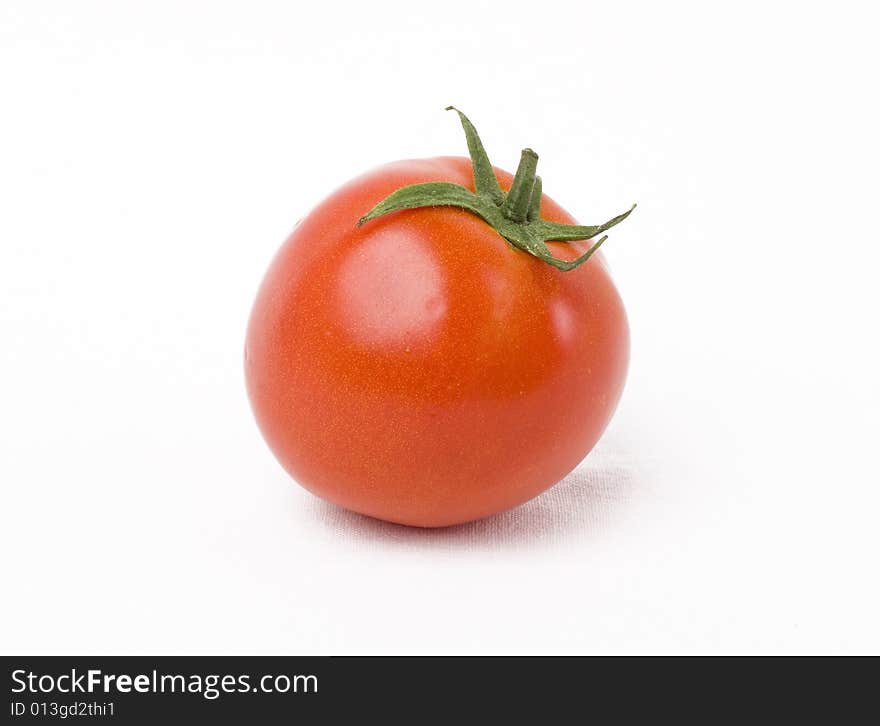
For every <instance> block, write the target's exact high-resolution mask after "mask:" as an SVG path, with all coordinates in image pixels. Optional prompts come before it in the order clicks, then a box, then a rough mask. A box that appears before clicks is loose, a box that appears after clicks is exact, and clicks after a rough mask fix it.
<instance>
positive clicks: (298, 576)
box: [0, 0, 880, 653]
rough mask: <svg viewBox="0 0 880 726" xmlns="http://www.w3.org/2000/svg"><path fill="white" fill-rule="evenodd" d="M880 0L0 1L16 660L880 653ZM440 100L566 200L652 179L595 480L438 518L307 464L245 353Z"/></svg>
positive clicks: (423, 143) (4, 360)
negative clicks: (260, 410) (284, 263)
mask: <svg viewBox="0 0 880 726" xmlns="http://www.w3.org/2000/svg"><path fill="white" fill-rule="evenodd" d="M873 5H874V4H873V3H867V2H865V3H856V2H846V1H844V2H834V3H830V2H829V3H813V2H797V3H795V2H792V3H785V2H767V1H764V2H741V3H737V4H736V5H730V6H728V5H719V4H717V3H702V2H693V3H688V2H675V1H671V2H663V3H633V2H602V3H598V2H595V3H582V2H577V3H558V2H549V1H545V2H541V3H534V2H529V3H517V2H506V3H498V4H490V3H480V2H474V1H473V0H467V1H465V2H459V1H458V0H444V2H442V3H439V4H436V3H435V4H424V3H423V4H419V3H412V2H395V3H381V2H375V3H352V4H344V3H338V2H320V3H291V2H278V3H265V2H239V3H222V2H204V3H196V2H156V1H153V2H149V3H147V2H143V3H139V2H129V3H119V2H90V1H88V0H83V1H81V2H76V3H70V2H30V1H25V0H11V1H10V0H2V2H0V487H2V489H0V492H2V505H0V558H2V582H3V585H2V589H3V596H2V598H0V648H2V650H3V651H4V652H7V653H48V652H61V653H221V652H222V653H244V652H248V653H534V652H541V653H563V652H566V653H569V652H570V653H616V652H673V653H677V652H849V653H852V652H874V653H876V652H878V651H880V621H878V618H877V613H878V611H880V584H878V576H877V571H878V564H877V559H878V551H880V535H878V525H877V522H878V515H880V471H878V464H877V459H876V450H877V446H878V433H880V432H878V428H880V426H878V407H880V392H878V371H880V361H878V342H877V340H878V323H877V318H878V310H880V295H878V282H877V279H878V263H880V253H878V249H880V247H878V244H880V239H878V237H880V235H878V224H880V222H878V215H877V210H876V208H877V203H878V184H877V169H878V168H880V158H878V157H880V154H878V143H877V128H878V126H880V117H878V113H877V107H876V98H877V88H876V82H877V78H876V71H877V68H878V63H880V58H878V51H877V44H876V33H875V31H876V26H877V17H876V16H875V12H876V11H875V10H874V8H873ZM450 103H455V104H456V105H458V106H460V107H461V108H462V109H463V110H464V111H465V112H466V113H468V114H469V115H470V117H471V118H472V119H473V120H474V122H475V123H476V125H477V127H478V128H479V129H480V131H481V133H482V135H483V139H484V141H485V143H486V146H487V148H488V150H489V152H490V154H491V156H492V158H493V160H494V161H495V162H496V163H497V164H499V165H500V166H504V167H506V168H508V169H511V168H512V167H514V166H515V164H516V161H517V159H518V155H519V150H520V149H521V148H522V147H523V146H525V145H531V146H533V147H534V148H536V149H537V150H538V151H539V153H540V154H541V174H542V176H543V179H544V188H545V191H546V192H547V193H548V194H550V195H551V196H553V197H554V198H555V199H556V200H557V201H559V202H561V203H562V204H563V205H564V206H565V207H567V208H568V209H569V210H570V211H571V212H572V213H573V214H574V215H575V216H576V217H578V218H579V219H580V220H581V221H583V222H588V223H594V222H598V221H602V220H604V219H607V218H608V217H610V216H612V215H613V214H616V213H617V212H619V211H620V210H622V209H625V208H626V207H627V206H628V205H629V204H630V203H631V202H633V201H637V202H639V208H638V210H637V211H636V213H635V214H633V216H632V217H631V218H630V219H629V220H627V222H626V223H625V224H623V225H621V226H620V227H618V228H616V229H615V230H614V231H613V234H612V235H611V238H610V240H609V242H608V243H607V245H606V247H605V249H606V250H607V252H606V254H607V257H608V259H609V261H610V263H611V265H612V268H613V270H614V273H615V278H616V281H617V283H618V285H619V288H620V290H621V293H622V295H623V298H624V300H625V302H626V305H627V308H628V311H629V314H630V318H631V324H632V338H633V357H632V368H631V375H630V379H629V382H628V387H627V390H626V392H625V394H624V399H623V401H622V404H621V407H620V409H619V411H618V413H617V416H616V418H615V419H614V421H613V423H612V425H611V427H610V428H609V430H608V432H607V434H606V436H605V437H604V438H603V440H602V442H601V444H600V445H599V447H598V448H597V449H596V451H595V452H594V453H593V454H592V455H591V456H590V457H589V458H588V459H587V460H586V461H585V463H584V464H583V465H582V466H581V468H580V469H579V470H578V471H577V472H576V473H575V474H573V475H572V476H570V477H569V478H568V479H566V480H565V481H564V482H562V483H561V484H559V485H558V486H557V487H556V488H554V489H553V490H551V491H550V492H549V493H548V494H546V495H544V496H542V497H541V498H539V499H537V500H535V501H533V502H531V503H530V504H528V505H526V506H523V507H521V508H520V509H518V510H515V511H513V512H510V513H508V514H505V515H501V516H498V517H495V518H493V519H490V520H487V521H484V522H479V523H475V524H471V525H466V526H463V527H459V528H455V529H452V530H445V531H420V530H411V529H406V528H402V527H397V526H392V525H385V524H383V523H380V522H376V521H372V520H367V519H364V518H361V517H358V516H355V515H351V514H348V513H346V512H344V511H340V510H337V509H334V508H332V507H330V506H328V505H326V504H324V503H322V502H320V501H319V500H317V499H315V498H313V497H312V496H310V495H309V494H307V493H305V492H304V491H303V490H301V489H300V488H299V487H297V486H296V485H295V484H294V483H293V482H292V481H291V480H290V479H289V478H288V477H287V476H286V475H285V474H284V473H283V471H282V470H281V468H280V467H279V466H278V465H277V464H276V462H275V461H274V459H273V458H272V456H271V455H270V453H269V451H268V449H267V448H266V446H265V445H264V443H263V441H262V440H261V438H260V436H259V433H258V431H257V428H256V426H255V424H254V422H253V419H252V417H251V414H250V411H249V408H248V404H247V401H246V397H245V394H244V385H243V376H242V347H243V336H244V328H245V323H246V319H247V315H248V312H249V308H250V304H251V301H252V299H253V296H254V293H255V291H256V287H257V285H258V283H259V280H260V278H261V276H262V274H263V271H264V270H265V268H266V266H267V264H268V262H269V260H270V258H271V256H272V254H273V253H274V251H275V249H277V247H278V246H279V245H280V243H281V242H282V241H283V239H284V238H285V237H286V235H287V234H288V232H289V231H290V229H291V228H292V227H293V225H294V223H295V222H296V221H297V220H298V219H299V218H300V217H302V216H303V215H304V214H305V213H307V212H308V210H309V208H310V207H311V206H312V205H314V204H315V203H316V202H317V201H318V200H320V199H321V198H322V197H323V196H324V195H325V194H327V193H329V192H330V191H331V190H332V189H334V188H335V187H336V186H338V185H339V184H341V183H342V182H343V181H345V180H347V179H348V178H350V177H352V176H354V175H356V174H358V173H360V172H361V171H363V170H365V169H367V168H369V167H371V166H374V165H376V164H379V163H383V162H385V161H389V160H393V159H396V158H406V157H418V156H434V155H444V154H463V153H464V152H465V145H464V140H463V138H462V134H461V129H460V127H459V125H458V122H457V120H456V119H455V118H454V117H453V116H452V115H451V114H446V113H444V112H443V111H442V109H443V107H444V106H445V105H447V104H450ZM572 274H576V273H572Z"/></svg>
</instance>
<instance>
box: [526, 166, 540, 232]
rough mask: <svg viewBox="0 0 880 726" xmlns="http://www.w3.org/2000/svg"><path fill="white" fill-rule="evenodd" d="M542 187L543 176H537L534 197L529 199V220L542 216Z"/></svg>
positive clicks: (533, 189)
mask: <svg viewBox="0 0 880 726" xmlns="http://www.w3.org/2000/svg"><path fill="white" fill-rule="evenodd" d="M541 187H542V184H541V177H539V176H536V177H535V186H533V187H532V198H531V199H530V200H529V216H528V217H527V219H526V221H528V222H534V221H535V220H536V219H540V218H541V197H542V196H543V195H544V191H543V189H542V188H541Z"/></svg>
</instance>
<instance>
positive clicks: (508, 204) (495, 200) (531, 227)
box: [357, 106, 636, 272]
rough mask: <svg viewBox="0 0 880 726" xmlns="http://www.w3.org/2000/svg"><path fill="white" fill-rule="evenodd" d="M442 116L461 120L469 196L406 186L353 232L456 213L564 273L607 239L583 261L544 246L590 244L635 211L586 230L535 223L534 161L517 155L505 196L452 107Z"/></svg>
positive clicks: (441, 185) (468, 126) (438, 185)
mask: <svg viewBox="0 0 880 726" xmlns="http://www.w3.org/2000/svg"><path fill="white" fill-rule="evenodd" d="M446 110H447V111H455V112H456V113H457V114H458V116H459V119H460V120H461V125H462V128H463V129H464V134H465V139H466V140H467V145H468V152H469V154H470V157H471V164H472V165H473V169H474V190H475V191H473V192H472V191H471V190H470V189H468V188H466V187H464V186H462V185H460V184H453V183H452V182H425V183H422V184H410V185H409V186H405V187H402V188H400V189H398V190H397V191H395V192H392V193H391V194H389V195H388V196H387V197H385V199H383V200H382V201H381V202H379V203H378V204H377V205H376V206H375V207H373V208H372V209H371V210H370V211H369V212H367V214H365V215H364V216H363V217H361V218H360V219H359V220H358V221H357V226H358V227H360V226H362V225H364V224H366V223H367V222H369V221H371V220H373V219H376V218H377V217H381V216H383V215H385V214H389V213H391V212H397V211H400V210H403V209H418V208H420V207H441V206H446V207H458V208H459V209H465V210H467V211H469V212H472V213H473V214H476V215H477V216H478V217H480V218H481V219H483V220H484V221H485V222H487V223H488V224H489V225H491V226H492V227H493V228H494V229H495V231H496V232H498V234H500V235H501V236H502V237H503V238H504V239H506V240H507V241H508V242H509V243H510V244H511V245H513V246H514V247H515V248H516V249H519V250H522V251H523V252H527V253H528V254H530V255H533V256H534V257H537V258H538V259H539V260H542V261H543V262H546V263H547V264H549V265H553V267H555V268H557V269H559V270H562V271H563V272H567V271H569V270H574V269H575V268H577V267H580V266H581V265H582V264H583V263H584V262H586V261H587V260H589V259H590V257H592V256H593V254H595V252H596V250H598V249H599V247H601V246H602V243H603V242H605V240H606V239H608V235H604V236H603V237H601V238H600V239H599V240H598V241H597V242H595V243H594V244H593V245H592V246H591V247H590V249H589V250H587V251H586V252H585V253H584V254H583V255H581V256H580V257H578V258H577V259H574V260H571V261H569V262H567V261H565V260H560V259H558V258H556V257H554V256H553V255H552V254H551V252H550V249H549V248H548V247H547V244H546V243H547V242H550V241H554V242H574V241H577V240H585V239H592V238H593V237H595V236H596V235H598V234H601V233H602V232H605V231H606V230H609V229H611V228H612V227H614V226H615V225H616V224H619V223H620V222H622V221H623V220H624V219H626V218H627V217H628V216H629V215H630V214H631V213H632V211H633V209H635V208H636V205H635V204H633V205H632V207H630V208H629V210H627V211H626V212H624V213H623V214H619V215H617V216H616V217H614V218H613V219H609V220H608V221H607V222H605V223H604V224H599V225H592V226H588V225H579V224H560V223H558V222H550V221H547V220H545V219H541V216H540V210H541V195H542V184H541V177H539V176H537V175H536V173H535V172H536V170H537V166H538V155H537V154H536V153H535V152H534V151H532V150H531V149H528V148H527V149H523V150H522V154H521V155H520V160H519V166H518V167H517V170H516V174H515V176H514V178H513V183H512V184H511V187H510V190H509V191H508V192H506V193H505V192H504V191H503V190H502V189H501V186H500V185H499V184H498V179H497V177H496V176H495V172H494V170H493V169H492V163H491V162H490V161H489V156H488V154H487V153H486V149H485V148H484V147H483V142H482V141H481V140H480V136H479V134H478V133H477V130H476V128H474V125H473V124H472V123H471V122H470V120H469V119H468V117H467V116H465V115H464V114H463V113H462V112H461V111H459V110H458V109H457V108H455V107H454V106H448V107H447V108H446Z"/></svg>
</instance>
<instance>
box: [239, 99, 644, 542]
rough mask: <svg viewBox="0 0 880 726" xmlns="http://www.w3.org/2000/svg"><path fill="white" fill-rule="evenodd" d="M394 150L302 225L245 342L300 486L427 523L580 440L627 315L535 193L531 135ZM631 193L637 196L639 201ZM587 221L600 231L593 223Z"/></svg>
mask: <svg viewBox="0 0 880 726" xmlns="http://www.w3.org/2000/svg"><path fill="white" fill-rule="evenodd" d="M447 110H454V111H456V112H457V113H458V117H459V119H460V121H461V125H462V127H463V129H464V133H465V138H466V140H467V146H468V151H469V158H464V157H454V156H444V157H435V158H429V159H415V160H406V161H397V162H393V163H390V164H387V165H385V166H381V167H379V168H378V169H375V170H373V171H369V172H367V173H366V174H364V175H362V176H359V177H357V178H356V179H354V180H352V181H350V182H348V183H347V184H345V185H343V186H342V187H340V188H339V189H338V190H337V191H335V192H334V193H333V194H331V195H330V196H329V197H327V198H326V199H325V200H324V201H323V202H321V203H320V204H319V205H318V206H317V207H316V208H315V209H313V210H312V211H311V213H310V214H309V215H308V216H307V217H306V218H305V219H303V220H302V222H301V223H300V224H299V225H297V227H296V228H295V229H294V231H293V233H292V234H291V235H290V237H288V239H287V241H286V242H285V243H284V244H283V245H282V247H281V249H280V250H279V251H278V253H277V255H276V256H275V258H274V260H273V261H272V263H271V265H270V266H269V269H268V271H267V272H266V275H265V277H264V279H263V281H262V284H261V286H260V288H259V292H258V293H257V297H256V301H255V302H254V306H253V310H252V312H251V316H250V320H249V323H248V329H247V338H246V344H245V376H246V384H247V391H248V395H249V398H250V401H251V405H252V407H253V411H254V415H255V417H256V420H257V423H258V425H259V428H260V430H261V432H262V434H263V436H264V437H265V439H266V442H267V443H268V445H269V448H270V449H271V450H272V452H273V453H274V454H275V456H276V457H277V459H278V461H279V462H280V463H281V465H282V466H283V467H284V468H285V469H286V470H287V471H288V472H289V474H290V475H291V476H292V477H293V478H294V479H295V480H296V481H297V482H299V483H300V484H301V485H302V486H303V487H305V488H306V489H308V490H309V491H311V492H313V493H314V494H316V495H318V496H320V497H323V498H324V499H326V500H327V501H330V502H333V503H335V504H337V505H339V506H342V507H346V508H348V509H350V510H353V511H355V512H359V513H361V514H365V515H369V516H371V517H376V518H379V519H383V520H388V521H391V522H397V523H401V524H406V525H414V526H419V527H441V526H446V525H454V524H459V523H462V522H467V521H470V520H475V519H479V518H481V517H486V516H489V515H491V514H494V513H496V512H500V511H503V510H506V509H509V508H511V507H515V506H517V505H519V504H521V503H523V502H525V501H527V500H529V499H531V498H532V497H534V496H536V495H538V494H540V493H541V492H543V491H544V490H546V489H547V488H548V487H550V486H552V485H553V484H555V483H556V482H558V481H559V480H560V479H562V478H563V477H565V475H566V474H568V473H569V472H570V471H571V470H572V469H574V468H575V467H576V466H577V465H578V464H579V463H580V462H581V461H582V460H583V459H584V457H585V456H586V455H587V454H588V453H589V451H590V450H591V449H592V448H593V446H594V445H595V444H596V442H597V441H598V439H599V437H600V436H601V434H602V432H603V430H604V429H605V427H606V426H607V424H608V422H609V420H610V418H611V416H612V414H613V412H614V410H615V407H616V406H617V403H618V401H619V399H620V396H621V392H622V390H623V386H624V380H625V378H626V371H627V365H628V360H629V330H628V326H627V319H626V313H625V311H624V307H623V303H622V301H621V299H620V295H619V294H618V292H617V289H616V288H615V286H614V283H613V281H612V279H611V276H610V274H609V271H608V268H607V265H606V262H605V260H604V259H603V253H602V252H600V251H599V247H600V246H601V245H602V243H603V242H604V241H605V239H606V236H601V237H598V236H599V235H601V234H602V233H603V232H605V231H606V230H608V229H610V228H611V227H613V226H615V225H616V224H618V223H619V222H621V221H623V220H624V219H626V217H627V216H629V214H630V213H631V212H632V209H630V210H629V211H627V212H624V213H623V214H620V215H618V216H616V217H614V218H613V219H610V220H609V221H607V222H605V223H604V224H599V225H593V226H589V225H579V224H577V222H576V221H575V220H574V218H573V217H572V216H571V215H570V214H568V212H566V211H565V210H564V209H562V207H560V206H559V205H558V204H556V202H554V201H553V200H552V199H551V198H550V197H548V196H547V195H546V194H544V193H543V185H542V182H541V178H540V177H539V176H536V167H537V161H538V155H537V154H536V153H535V152H534V151H532V150H531V149H524V150H523V151H522V154H521V158H520V162H519V166H518V168H517V170H516V173H515V174H513V175H511V174H509V173H507V172H505V171H503V170H501V169H497V168H494V167H493V166H492V164H491V163H490V161H489V157H488V156H487V154H486V151H485V149H484V147H483V144H482V142H481V140H480V137H479V135H478V134H477V131H476V129H475V128H474V126H473V125H472V124H471V122H470V121H469V120H468V119H467V117H466V116H465V115H464V114H462V113H461V112H459V111H457V109H453V108H452V107H450V109H447ZM634 206H635V205H633V207H634ZM597 237H598V239H596V238H597Z"/></svg>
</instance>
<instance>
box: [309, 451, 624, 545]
mask: <svg viewBox="0 0 880 726" xmlns="http://www.w3.org/2000/svg"><path fill="white" fill-rule="evenodd" d="M635 490H636V476H635V470H634V467H633V466H632V465H631V464H629V463H628V462H627V461H625V460H624V459H623V458H622V457H621V456H619V455H615V454H613V453H612V452H608V451H594V452H593V454H591V455H590V456H589V457H588V458H587V460H586V461H585V462H584V463H583V464H581V465H580V466H579V467H578V468H577V469H575V470H574V471H573V472H571V474H569V475H568V476H567V477H565V478H564V479H563V480H562V481H561V482H559V483H558V484H557V485H556V486H554V487H551V488H550V489H549V490H548V491H546V492H544V493H543V494H541V495H540V496H538V497H535V498H534V499H532V500H531V501H529V502H526V503H525V504H523V505H521V506H519V507H516V508H515V509H511V510H509V511H506V512H501V513H499V514H496V515H493V516H491V517H487V518H486V519H480V520H477V521H475V522H468V523H465V524H459V525H454V526H451V527H441V528H437V529H422V528H418V527H406V526H404V525H400V524H392V523H390V522H383V521H381V520H378V519H373V518H371V517H366V516H363V515H361V514H356V513H354V512H350V511H348V510H346V509H342V508H340V507H337V506H334V505H332V504H328V503H326V502H324V501H322V500H320V499H314V500H313V511H314V514H315V516H316V517H317V518H319V519H321V520H323V523H324V525H325V526H327V527H329V528H331V529H332V531H335V532H340V533H344V536H347V537H352V538H354V539H358V540H367V541H372V542H384V543H389V544H400V545H404V546H416V547H423V546H429V547H440V548H444V547H445V548H458V547H461V548H465V549H494V548H498V547H515V546H522V545H534V544H540V543H548V544H550V543H554V542H559V541H565V540H569V539H571V538H577V537H581V538H583V537H587V538H589V537H592V536H595V535H597V534H599V533H601V531H602V530H604V529H606V528H608V526H609V525H610V524H611V523H612V521H613V520H614V518H615V517H616V516H617V514H619V510H620V509H621V508H622V507H623V506H624V505H625V504H626V503H627V502H628V501H630V500H631V499H632V497H633V494H634V492H635Z"/></svg>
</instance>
